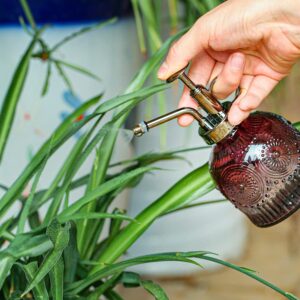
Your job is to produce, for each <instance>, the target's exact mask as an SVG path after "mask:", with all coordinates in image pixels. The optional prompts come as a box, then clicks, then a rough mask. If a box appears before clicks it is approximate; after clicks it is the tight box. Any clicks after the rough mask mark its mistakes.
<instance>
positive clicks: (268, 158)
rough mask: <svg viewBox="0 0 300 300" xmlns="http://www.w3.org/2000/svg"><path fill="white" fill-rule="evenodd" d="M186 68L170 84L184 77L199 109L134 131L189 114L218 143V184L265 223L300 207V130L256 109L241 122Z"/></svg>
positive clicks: (213, 166)
mask: <svg viewBox="0 0 300 300" xmlns="http://www.w3.org/2000/svg"><path fill="white" fill-rule="evenodd" d="M184 70H185V68H184V69H182V70H180V71H179V72H177V73H175V74H174V75H172V76H171V77H170V78H169V79H168V80H167V82H173V81H174V80H176V79H180V80H181V81H182V82H183V83H184V84H185V85H186V86H187V87H188V88H189V89H190V96H191V97H192V98H193V99H194V100H195V101H196V102H197V104H198V105H199V109H198V110H196V109H194V108H191V107H184V108H180V109H177V110H174V111H172V112H170V113H167V114H165V115H163V116H160V117H158V118H155V119H153V120H150V121H147V122H146V121H144V122H141V123H140V124H139V125H137V126H136V127H135V128H134V129H133V132H134V134H135V135H136V136H141V135H143V134H144V133H146V132H147V131H149V130H150V129H151V128H153V127H156V126H158V125H160V124H163V123H165V122H168V121H170V120H173V119H175V118H178V117H179V116H181V115H183V114H189V115H191V116H193V118H194V119H195V120H196V121H197V122H198V123H199V135H200V136H202V137H203V138H204V140H205V141H206V142H207V143H208V144H210V145H212V144H215V145H214V146H213V148H212V153H211V158H210V161H209V165H210V172H211V175H212V178H213V179H214V181H215V182H216V185H217V188H218V189H219V190H220V191H221V193H222V194H223V195H224V196H225V197H226V198H227V199H228V200H230V201H231V202H232V203H233V204H234V205H235V207H236V208H238V209H239V210H241V211H242V212H243V213H245V214H246V215H247V216H248V218H249V219H250V220H251V221H252V222H253V223H254V224H255V225H257V226H259V227H267V226H272V225H274V224H276V223H279V222H281V221H283V220H284V219H286V218H287V217H288V216H290V215H291V214H292V213H294V212H295V211H296V210H297V209H298V208H299V207H300V133H299V131H297V130H296V129H295V128H294V127H293V126H292V125H291V123H290V122H288V121H287V120H286V119H284V118H283V117H281V116H279V115H276V114H273V113H268V112H255V113H253V114H251V115H250V116H249V117H248V118H247V119H246V120H245V121H243V122H242V123H241V124H240V125H238V126H232V125H231V124H230V123H229V122H228V120H227V111H226V109H225V108H224V107H223V106H222V104H221V103H220V102H219V101H218V100H217V99H216V98H215V97H214V95H213V93H212V87H213V83H212V84H211V85H210V87H209V88H205V87H204V86H202V85H196V84H194V83H193V82H192V81H191V80H190V79H189V78H188V77H187V75H186V74H185V72H184Z"/></svg>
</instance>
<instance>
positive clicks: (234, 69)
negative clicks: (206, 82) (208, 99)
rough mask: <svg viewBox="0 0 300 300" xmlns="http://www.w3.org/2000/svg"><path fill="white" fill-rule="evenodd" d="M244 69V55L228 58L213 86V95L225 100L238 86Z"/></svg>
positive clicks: (234, 55) (234, 54)
mask: <svg viewBox="0 0 300 300" xmlns="http://www.w3.org/2000/svg"><path fill="white" fill-rule="evenodd" d="M244 67H245V55H244V54H242V53H233V54H232V55H231V56H229V58H228V60H227V61H226V63H225V65H224V67H223V68H222V70H221V73H220V74H219V76H218V78H217V81H216V82H215V84H214V86H213V94H214V95H215V96H216V97H217V98H219V99H225V98H227V97H228V96H229V95H230V94H232V93H233V92H234V91H235V90H236V89H237V88H238V87H239V85H240V82H241V79H242V77H243V72H244Z"/></svg>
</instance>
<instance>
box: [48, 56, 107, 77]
mask: <svg viewBox="0 0 300 300" xmlns="http://www.w3.org/2000/svg"><path fill="white" fill-rule="evenodd" d="M51 60H52V61H54V63H58V64H59V65H60V66H64V67H67V68H69V69H72V70H74V71H77V72H80V73H82V74H84V75H87V76H89V77H91V78H93V79H96V80H98V81H100V80H101V79H100V78H99V77H98V76H97V75H95V74H94V73H92V72H91V71H89V70H88V69H85V68H83V67H81V66H77V65H74V64H71V63H69V62H66V61H63V60H59V59H51Z"/></svg>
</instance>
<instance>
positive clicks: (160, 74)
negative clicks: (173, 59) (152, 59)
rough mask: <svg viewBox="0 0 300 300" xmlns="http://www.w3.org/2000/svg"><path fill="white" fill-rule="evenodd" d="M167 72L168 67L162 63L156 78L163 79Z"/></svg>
mask: <svg viewBox="0 0 300 300" xmlns="http://www.w3.org/2000/svg"><path fill="white" fill-rule="evenodd" d="M167 71H168V65H167V63H166V62H163V64H162V65H161V66H160V68H159V70H158V72H157V77H158V78H160V79H164V75H165V74H166V73H167Z"/></svg>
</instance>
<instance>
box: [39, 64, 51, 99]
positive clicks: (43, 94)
mask: <svg viewBox="0 0 300 300" xmlns="http://www.w3.org/2000/svg"><path fill="white" fill-rule="evenodd" d="M51 71H52V64H51V61H48V63H47V72H46V77H45V82H44V85H43V88H42V93H41V96H42V97H44V96H45V95H46V94H47V92H48V88H49V82H50V77H51V74H52V72H51Z"/></svg>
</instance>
